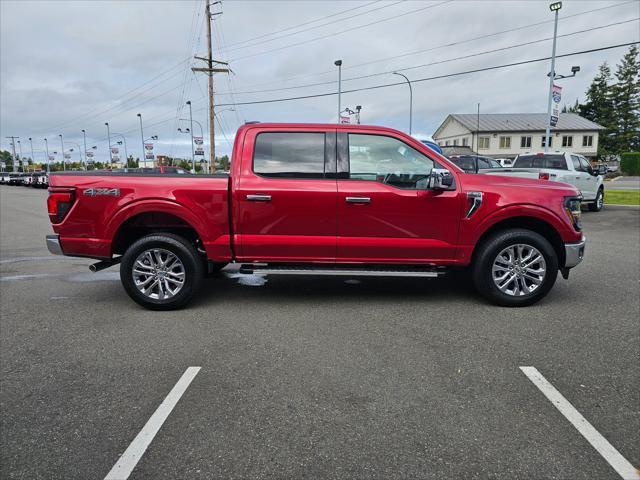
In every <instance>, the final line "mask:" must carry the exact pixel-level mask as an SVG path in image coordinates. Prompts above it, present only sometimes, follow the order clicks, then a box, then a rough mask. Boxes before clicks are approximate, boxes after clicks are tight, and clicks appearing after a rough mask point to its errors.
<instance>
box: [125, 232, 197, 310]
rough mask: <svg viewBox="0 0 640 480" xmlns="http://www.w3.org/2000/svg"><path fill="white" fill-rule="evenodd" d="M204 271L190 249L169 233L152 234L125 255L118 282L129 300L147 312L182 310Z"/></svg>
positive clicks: (184, 242)
mask: <svg viewBox="0 0 640 480" xmlns="http://www.w3.org/2000/svg"><path fill="white" fill-rule="evenodd" d="M202 277H203V268H202V262H201V260H200V258H199V257H198V253H197V252H196V250H195V248H194V247H193V245H191V244H190V243H189V242H188V241H187V240H185V239H184V238H182V237H180V236H178V235H173V234H170V233H161V234H152V235H147V236H145V237H142V238H141V239H139V240H137V241H136V242H134V243H133V244H132V245H131V246H130V247H129V248H128V249H127V251H126V252H125V253H124V255H123V257H122V263H121V264H120V280H121V281H122V285H123V286H124V289H125V290H126V292H127V293H128V294H129V296H130V297H131V298H132V299H133V300H134V301H135V302H137V303H139V304H140V305H142V306H143V307H145V308H148V309H150V310H175V309H178V308H182V307H184V306H185V305H186V304H187V303H189V301H190V300H191V298H192V297H193V295H194V294H195V293H196V292H197V290H198V288H199V287H200V284H201V283H202Z"/></svg>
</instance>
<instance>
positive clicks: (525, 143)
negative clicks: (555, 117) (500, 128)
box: [520, 135, 533, 148]
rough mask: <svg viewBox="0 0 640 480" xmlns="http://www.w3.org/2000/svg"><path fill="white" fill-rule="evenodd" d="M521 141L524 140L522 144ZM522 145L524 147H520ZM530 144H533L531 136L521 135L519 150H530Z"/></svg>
mask: <svg viewBox="0 0 640 480" xmlns="http://www.w3.org/2000/svg"><path fill="white" fill-rule="evenodd" d="M523 140H524V142H523ZM523 143H524V145H522V144H523ZM532 143H533V138H532V137H531V135H521V136H520V148H531V145H532ZM527 144H528V145H527Z"/></svg>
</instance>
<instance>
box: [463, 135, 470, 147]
mask: <svg viewBox="0 0 640 480" xmlns="http://www.w3.org/2000/svg"><path fill="white" fill-rule="evenodd" d="M462 146H463V147H468V146H469V139H468V138H467V137H464V138H463V139H462Z"/></svg>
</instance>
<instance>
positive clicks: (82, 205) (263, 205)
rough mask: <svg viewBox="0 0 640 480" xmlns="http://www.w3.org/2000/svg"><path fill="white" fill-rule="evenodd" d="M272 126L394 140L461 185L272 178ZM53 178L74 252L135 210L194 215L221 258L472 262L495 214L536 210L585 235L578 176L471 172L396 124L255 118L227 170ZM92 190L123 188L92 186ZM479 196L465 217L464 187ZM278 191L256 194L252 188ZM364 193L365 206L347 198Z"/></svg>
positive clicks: (108, 244) (193, 222) (566, 235)
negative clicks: (64, 190) (65, 193)
mask: <svg viewBox="0 0 640 480" xmlns="http://www.w3.org/2000/svg"><path fill="white" fill-rule="evenodd" d="M265 131H280V132H282V131H305V132H333V131H337V132H339V133H340V132H351V133H373V134H376V133H378V134H383V135H386V136H391V137H394V138H397V139H398V140H400V141H402V142H405V143H406V144H408V145H410V146H411V147H412V148H414V149H416V150H418V151H420V152H421V153H423V154H424V155H426V156H428V157H431V158H432V159H433V160H435V161H437V162H438V163H439V164H441V165H442V166H444V167H445V168H447V169H448V170H449V171H450V172H451V173H452V175H453V176H454V179H455V183H454V185H455V190H450V191H433V190H408V189H399V188H395V187H393V186H390V185H386V184H383V183H380V182H375V181H366V180H348V179H336V178H325V179H291V178H265V177H262V176H259V175H256V174H255V173H254V172H253V169H252V159H253V145H254V142H255V138H256V135H257V134H258V133H260V132H265ZM50 185H51V187H52V188H55V187H73V188H75V203H74V204H73V206H72V207H71V210H70V211H69V213H68V214H67V215H66V217H65V218H64V219H63V220H62V222H60V223H59V224H54V225H53V229H54V231H55V232H56V233H58V234H59V235H60V243H61V246H62V249H63V251H64V253H65V254H66V255H72V256H87V257H93V258H110V257H111V256H112V254H113V245H112V244H113V241H114V238H115V237H116V234H117V232H118V229H119V228H120V227H121V226H122V225H123V223H124V222H126V221H127V220H129V219H131V218H133V217H135V216H136V215H139V214H143V213H149V212H162V213H167V214H171V215H173V216H175V217H178V218H179V219H181V220H182V221H183V222H186V223H187V224H189V225H190V226H191V227H192V228H193V229H194V230H195V231H196V233H197V234H198V236H199V237H200V239H201V240H202V244H203V246H204V249H205V250H206V253H207V256H208V258H209V259H211V260H213V261H217V262H228V261H232V260H238V261H243V262H252V261H261V262H308V263H312V262H319V263H327V262H340V263H398V264H408V263H413V264H415V263H433V264H438V265H467V264H468V263H469V262H470V260H471V255H472V253H473V249H474V248H475V245H476V244H477V242H478V239H479V238H480V237H481V236H482V235H483V233H485V232H486V231H487V230H488V229H489V228H491V227H492V226H493V225H495V224H496V223H497V222H500V221H503V220H506V219H510V218H513V217H532V218H536V219H539V220H542V221H544V222H546V223H548V224H549V225H551V226H552V227H553V228H554V229H555V230H556V231H557V232H558V233H559V235H560V237H561V238H562V240H563V241H564V242H577V241H579V240H580V238H581V233H580V232H577V231H575V230H574V229H573V227H572V225H571V223H570V220H569V218H568V216H567V214H566V213H565V211H564V209H563V200H564V197H567V196H575V195H577V190H576V189H575V188H573V187H572V186H570V185H566V184H561V183H556V182H544V181H539V180H528V179H520V178H515V177H504V176H491V175H474V174H465V173H463V172H462V171H461V170H460V169H459V168H457V167H456V166H455V165H453V164H452V163H450V162H449V161H448V160H447V159H446V158H444V157H442V156H439V155H437V154H436V153H435V152H433V151H432V150H431V149H429V148H428V147H426V146H424V145H423V144H421V143H420V142H418V141H416V140H415V139H413V138H412V137H409V136H407V135H405V134H403V133H401V132H398V131H396V130H392V129H388V128H383V127H369V126H366V127H365V126H362V125H331V124H330V125H317V124H254V125H245V126H243V127H241V128H240V129H239V130H238V133H237V134H236V140H235V144H234V148H233V156H232V162H231V173H230V176H229V177H226V176H201V175H198V176H193V175H144V174H143V175H135V174H133V175H129V174H122V175H109V174H100V173H96V174H95V175H92V174H91V172H87V173H82V174H73V173H72V174H61V175H56V174H52V175H51V177H50ZM89 188H93V189H96V188H106V189H118V191H119V195H118V196H114V195H96V196H89V195H86V194H84V193H83V192H84V191H85V190H86V189H89ZM470 191H477V192H483V195H484V198H483V203H482V206H481V207H480V208H479V209H478V210H477V211H476V212H475V213H474V214H473V215H472V216H471V218H469V219H467V218H465V215H466V212H467V210H468V200H467V192H470ZM255 194H260V195H270V196H271V200H270V201H265V202H260V201H249V200H247V195H255ZM347 196H356V197H358V196H365V197H369V198H370V199H371V201H370V203H367V204H354V203H347V202H346V201H345V198H346V197H347Z"/></svg>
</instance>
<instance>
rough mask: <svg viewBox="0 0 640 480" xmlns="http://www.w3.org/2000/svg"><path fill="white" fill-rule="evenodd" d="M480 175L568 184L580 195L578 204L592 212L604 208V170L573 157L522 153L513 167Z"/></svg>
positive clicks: (569, 154) (559, 153)
mask: <svg viewBox="0 0 640 480" xmlns="http://www.w3.org/2000/svg"><path fill="white" fill-rule="evenodd" d="M480 173H488V174H490V175H507V176H509V177H523V178H539V179H541V180H550V181H555V182H563V183H568V184H570V185H573V186H574V187H576V188H577V189H578V190H579V191H580V194H581V195H582V203H584V204H586V205H587V206H588V207H589V210H591V211H592V212H599V211H600V210H602V207H603V206H604V181H603V180H604V178H603V177H602V173H607V172H606V168H605V167H602V171H601V169H599V168H594V167H592V166H591V164H590V163H589V162H588V161H587V159H586V158H584V157H583V156H582V155H578V154H575V153H568V152H565V153H562V152H556V153H542V152H540V153H525V154H523V155H518V156H517V157H516V159H515V161H514V162H513V167H508V168H497V169H485V170H481V172H480Z"/></svg>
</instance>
